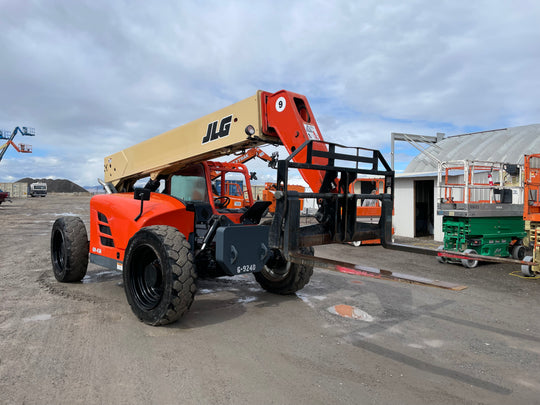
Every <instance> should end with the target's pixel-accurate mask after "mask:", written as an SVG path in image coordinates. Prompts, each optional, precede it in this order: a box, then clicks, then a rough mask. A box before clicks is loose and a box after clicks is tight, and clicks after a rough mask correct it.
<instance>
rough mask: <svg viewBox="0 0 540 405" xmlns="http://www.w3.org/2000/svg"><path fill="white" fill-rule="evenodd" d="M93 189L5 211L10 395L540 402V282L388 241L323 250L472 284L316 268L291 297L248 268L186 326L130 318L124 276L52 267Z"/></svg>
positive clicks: (25, 399)
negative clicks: (65, 280)
mask: <svg viewBox="0 0 540 405" xmlns="http://www.w3.org/2000/svg"><path fill="white" fill-rule="evenodd" d="M88 201H89V198H88V197H76V196H61V195H49V196H47V197H46V198H39V199H27V200H23V199H20V200H13V204H9V203H5V204H2V205H1V206H0V229H1V230H2V242H3V243H2V250H1V251H0V252H1V253H0V280H1V281H0V297H1V300H0V393H1V394H0V402H1V403H2V404H44V403H47V404H149V403H160V404H177V403H184V404H431V405H432V404H508V403H514V404H533V403H539V399H538V398H540V384H539V383H538V375H539V373H540V361H539V360H540V359H539V357H540V343H539V341H538V338H539V336H540V326H539V323H538V321H537V319H536V315H535V309H534V308H536V307H538V305H539V303H540V302H539V301H540V298H539V297H540V294H539V289H540V285H539V283H540V280H530V279H523V278H520V277H518V276H516V273H519V269H518V268H517V266H510V265H500V264H496V265H494V264H489V265H488V264H485V265H480V266H479V267H478V268H476V269H465V268H463V267H461V266H457V265H448V264H446V265H443V264H439V263H437V261H436V259H435V258H433V257H429V256H421V255H418V254H413V253H403V252H396V251H389V250H384V249H383V248H382V247H380V246H361V247H357V248H355V247H352V246H349V245H332V246H325V247H319V248H317V249H316V255H320V256H325V257H329V258H334V259H339V260H347V261H351V262H354V263H359V264H363V265H366V266H373V267H379V268H384V269H388V270H393V271H400V272H403V273H408V274H413V275H417V276H423V277H430V278H433V279H439V280H444V281H449V282H453V283H458V284H464V285H467V286H468V288H467V289H465V290H463V291H460V292H454V291H448V290H442V289H437V288H431V287H422V286H415V285H410V284H405V283H398V282H388V281H381V280H375V279H370V278H362V277H358V276H353V275H345V274H341V273H335V272H329V271H326V270H322V269H315V273H314V275H313V277H312V280H311V282H310V283H309V284H308V286H306V287H305V288H304V289H303V290H302V291H300V292H299V293H298V294H297V295H295V296H290V297H282V296H275V295H272V294H269V293H266V292H265V291H263V290H262V289H261V288H260V287H259V286H258V284H257V283H256V282H255V281H254V279H253V277H252V276H251V275H244V276H239V277H235V278H221V279H216V280H210V281H201V282H200V283H199V291H198V293H197V296H196V297H195V302H194V304H193V306H192V308H191V310H190V312H188V314H187V315H186V316H185V317H183V318H182V319H181V320H180V321H179V322H178V323H176V324H173V325H170V326H166V327H151V326H147V325H145V324H143V323H141V322H139V321H138V320H137V319H136V318H135V316H134V315H133V314H132V312H131V310H130V308H129V306H128V304H127V302H126V299H125V295H124V291H123V286H122V276H121V273H118V272H113V271H109V270H106V269H103V268H100V267H97V266H95V265H90V266H89V270H88V275H87V277H86V278H85V279H84V280H83V282H82V283H74V284H60V283H58V282H56V280H55V279H54V277H53V275H52V270H51V265H50V253H49V243H50V241H49V237H50V230H51V226H52V223H53V222H54V220H55V219H56V218H57V217H59V216H61V215H78V216H81V217H82V218H83V220H84V221H85V222H86V223H88Z"/></svg>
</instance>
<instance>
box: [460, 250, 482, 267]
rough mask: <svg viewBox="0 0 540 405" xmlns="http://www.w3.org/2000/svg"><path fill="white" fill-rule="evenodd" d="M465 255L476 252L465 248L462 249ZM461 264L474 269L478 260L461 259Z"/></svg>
mask: <svg viewBox="0 0 540 405" xmlns="http://www.w3.org/2000/svg"><path fill="white" fill-rule="evenodd" d="M463 253H465V254H466V255H472V254H478V253H477V252H476V250H474V249H466V250H464V251H463ZM461 264H462V265H463V267H466V268H468V269H474V268H475V267H477V266H478V260H475V259H461Z"/></svg>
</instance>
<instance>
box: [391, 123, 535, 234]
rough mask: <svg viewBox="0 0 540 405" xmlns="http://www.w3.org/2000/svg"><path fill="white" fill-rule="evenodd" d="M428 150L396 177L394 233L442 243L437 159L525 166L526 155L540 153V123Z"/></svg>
mask: <svg viewBox="0 0 540 405" xmlns="http://www.w3.org/2000/svg"><path fill="white" fill-rule="evenodd" d="M425 151H426V154H423V153H421V154H419V155H418V156H416V157H415V158H414V159H413V160H412V161H411V163H409V165H408V166H407V168H406V169H405V171H404V172H403V173H399V174H396V182H395V205H394V221H393V222H394V232H395V235H397V236H406V237H415V236H425V235H431V234H432V235H434V239H435V240H439V241H442V239H443V233H442V217H441V216H439V215H437V201H436V197H437V187H438V185H437V160H439V161H443V162H444V161H450V160H482V161H490V162H504V163H512V164H522V163H523V156H524V155H526V154H532V153H540V124H532V125H525V126H520V127H513V128H504V129H498V130H493V131H485V132H476V133H471V134H463V135H455V136H449V137H446V138H444V139H443V140H442V141H440V142H437V143H436V144H433V146H430V147H428V148H427V149H426V150H425ZM428 155H431V156H432V157H429V156H428Z"/></svg>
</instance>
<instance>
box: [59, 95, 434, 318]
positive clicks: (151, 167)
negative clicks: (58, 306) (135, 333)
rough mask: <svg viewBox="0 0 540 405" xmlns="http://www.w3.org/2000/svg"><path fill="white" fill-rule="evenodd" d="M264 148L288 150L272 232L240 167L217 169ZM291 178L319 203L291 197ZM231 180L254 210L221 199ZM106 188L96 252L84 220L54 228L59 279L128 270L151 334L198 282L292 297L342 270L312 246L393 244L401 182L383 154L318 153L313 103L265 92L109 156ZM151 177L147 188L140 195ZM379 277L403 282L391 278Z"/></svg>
mask: <svg viewBox="0 0 540 405" xmlns="http://www.w3.org/2000/svg"><path fill="white" fill-rule="evenodd" d="M263 144H274V145H279V144H282V145H284V146H285V148H286V149H287V151H288V153H289V154H290V155H289V156H288V157H287V158H286V159H283V160H279V161H278V162H277V181H276V184H277V185H278V188H279V190H278V191H276V193H275V196H276V210H275V214H274V216H273V218H272V220H271V223H269V224H260V221H261V217H262V215H263V213H264V212H265V210H266V209H267V207H268V205H269V202H266V201H253V196H252V194H251V187H250V178H249V177H250V176H249V173H248V172H247V169H245V166H244V165H241V164H236V163H220V162H215V161H211V159H215V158H218V157H221V156H226V155H230V154H233V153H235V152H239V151H242V150H246V149H249V148H253V147H257V146H259V145H263ZM291 168H296V169H298V170H299V172H300V173H301V175H302V176H303V178H304V180H305V181H306V182H307V183H308V184H309V185H310V187H311V189H312V190H313V192H310V193H298V192H295V191H292V190H291V189H290V188H289V187H288V173H289V169H291ZM230 171H236V172H237V173H242V174H243V175H244V177H245V184H246V187H247V194H248V200H249V207H242V208H234V207H232V208H231V207H228V206H227V205H228V204H227V198H226V196H224V195H217V196H215V195H214V193H213V190H212V177H211V176H212V173H217V172H219V173H221V174H220V175H224V174H225V175H226V174H227V173H229V172H230ZM360 174H363V175H374V176H382V177H384V179H385V187H386V190H385V192H384V193H381V194H378V195H372V194H368V195H363V194H355V193H350V192H349V185H350V184H351V183H352V182H353V181H354V180H355V179H356V178H357V176H358V175H360ZM104 176H105V179H104V181H101V183H102V185H103V187H104V188H105V190H106V191H107V194H104V195H97V196H94V197H93V198H92V199H91V202H90V240H88V237H87V234H86V229H85V226H84V223H83V222H82V220H81V219H80V218H78V217H61V218H58V219H57V220H56V221H55V223H54V225H53V228H52V232H51V260H52V266H53V271H54V275H55V277H56V279H57V280H59V281H61V282H72V281H79V280H81V279H82V278H83V277H84V276H85V274H86V270H87V265H88V260H90V262H92V263H95V264H97V265H100V266H103V267H106V268H111V269H117V270H121V271H122V272H123V281H124V283H123V284H124V290H125V293H126V297H127V300H128V302H129V304H130V306H131V308H132V310H133V312H134V313H135V315H136V316H137V317H138V318H139V319H140V320H142V321H143V322H146V323H148V324H151V325H163V324H167V323H170V322H174V321H176V320H177V319H179V318H180V317H181V316H182V315H183V314H184V313H185V312H186V311H187V310H188V309H189V308H190V306H191V304H192V302H193V299H194V295H195V292H196V284H195V281H196V278H197V277H219V276H234V275H238V274H245V273H253V274H254V276H255V279H256V280H257V281H258V282H259V284H260V285H261V286H262V288H264V289H265V290H267V291H269V292H273V293H277V294H293V293H295V292H296V291H298V290H300V289H302V288H303V287H304V286H305V285H306V284H307V283H308V281H309V279H310V277H311V275H312V273H313V266H314V265H317V266H319V265H323V264H324V263H326V264H327V267H331V266H336V265H337V264H336V263H337V262H333V261H331V260H328V259H322V258H315V257H314V251H313V247H312V246H314V245H321V244H328V243H342V242H351V241H357V240H370V239H380V240H381V242H382V244H383V245H385V244H386V243H387V242H389V241H390V237H391V229H392V218H391V216H392V195H393V193H392V189H393V184H394V182H393V178H394V172H393V171H392V170H390V167H389V165H388V164H387V163H386V161H385V160H384V158H383V156H382V155H381V153H380V152H379V151H376V150H370V149H364V148H357V147H353V148H347V147H342V146H340V145H337V144H333V143H329V142H325V141H323V138H322V136H321V134H320V130H319V127H318V125H317V122H316V121H315V117H314V116H313V113H312V111H311V108H310V106H309V104H308V101H307V99H306V98H305V97H304V96H302V95H300V94H296V93H292V92H289V91H285V90H282V91H278V92H276V93H269V92H264V91H258V92H257V93H256V94H255V95H254V96H252V97H249V98H247V99H245V100H243V101H240V102H238V103H236V104H233V105H231V106H229V107H226V108H224V109H222V110H219V111H217V112H215V113H213V114H210V115H207V116H205V117H203V118H200V119H198V120H196V121H193V122H190V123H188V124H185V125H183V126H180V127H178V128H176V129H173V130H170V131H168V132H165V133H163V134H161V135H158V136H156V137H154V138H151V139H148V140H146V141H143V142H141V143H139V144H136V145H134V146H131V147H129V148H127V149H124V150H123V151H121V152H118V153H115V154H113V155H111V156H108V157H106V158H105V160H104ZM146 177H149V179H148V182H147V183H146V185H145V186H144V187H142V188H140V187H135V186H134V185H135V182H136V181H137V180H140V179H143V178H146ZM222 184H224V183H222ZM160 185H161V186H163V188H162V192H157V190H158V189H159V187H160ZM302 198H314V199H316V200H317V201H318V205H319V210H318V212H317V214H316V218H317V223H316V224H312V225H307V226H302V227H301V226H300V210H299V206H300V200H301V199H302ZM370 198H371V199H377V200H379V201H380V202H381V214H380V218H379V221H378V222H377V223H374V224H368V223H362V222H358V221H356V207H357V201H358V199H370ZM339 264H340V265H341V266H344V264H343V263H341V262H340V263H339ZM348 265H349V266H352V267H353V268H354V267H355V266H356V265H354V264H348ZM356 268H358V266H356ZM372 270H373V269H367V270H362V271H361V273H362V274H364V275H365V274H367V273H369V272H370V271H372ZM352 271H356V270H352ZM358 272H360V270H358ZM375 277H378V278H390V279H403V275H401V278H400V277H394V278H392V276H391V272H389V271H385V272H384V273H383V272H382V271H381V272H380V274H378V275H375ZM406 281H408V282H417V281H418V280H412V281H411V280H406ZM420 282H421V283H424V284H430V283H425V282H423V281H420ZM430 285H432V284H430Z"/></svg>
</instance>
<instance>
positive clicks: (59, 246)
mask: <svg viewBox="0 0 540 405" xmlns="http://www.w3.org/2000/svg"><path fill="white" fill-rule="evenodd" d="M52 259H53V264H54V269H55V271H57V272H58V273H63V272H64V271H65V270H66V244H65V242H64V234H63V233H62V232H60V231H56V232H55V233H54V236H53V246H52Z"/></svg>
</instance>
